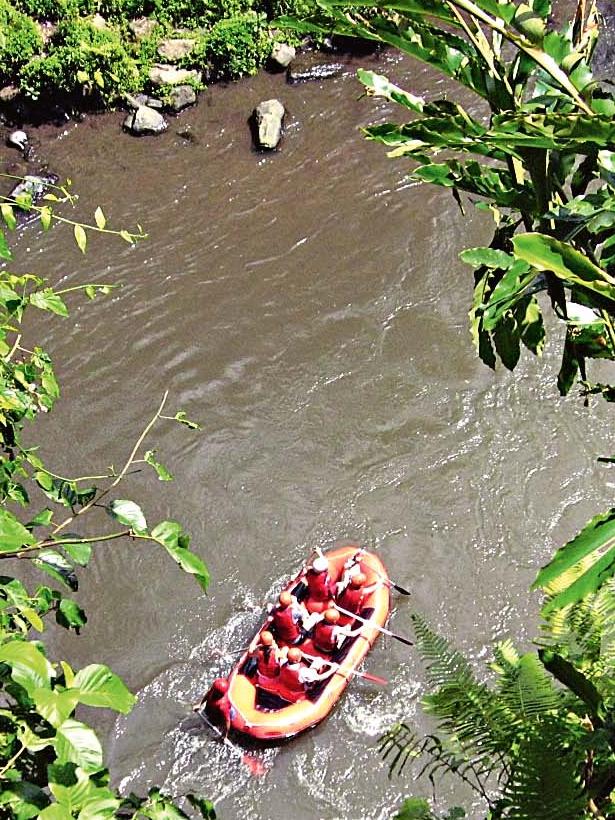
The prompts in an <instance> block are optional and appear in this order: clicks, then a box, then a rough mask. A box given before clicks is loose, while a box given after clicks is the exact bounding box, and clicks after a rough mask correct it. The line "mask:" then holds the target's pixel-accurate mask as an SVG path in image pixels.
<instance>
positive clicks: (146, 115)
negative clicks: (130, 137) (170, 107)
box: [124, 105, 168, 136]
mask: <svg viewBox="0 0 615 820" xmlns="http://www.w3.org/2000/svg"><path fill="white" fill-rule="evenodd" d="M167 126H168V124H167V121H166V120H165V118H164V117H163V116H162V114H161V113H160V112H159V111H155V110H154V109H153V108H149V107H148V106H147V105H140V106H139V107H138V108H137V109H136V111H132V112H131V113H130V114H128V116H127V117H126V119H125V120H124V128H125V129H126V130H127V131H130V132H131V133H132V134H138V135H139V136H140V135H142V134H160V133H162V131H166V129H167Z"/></svg>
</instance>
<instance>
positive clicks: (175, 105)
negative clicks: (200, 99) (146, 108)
mask: <svg viewBox="0 0 615 820" xmlns="http://www.w3.org/2000/svg"><path fill="white" fill-rule="evenodd" d="M167 99H168V106H169V108H170V109H171V110H172V111H181V110H182V109H183V108H187V107H188V106H189V105H194V104H195V102H196V91H195V90H194V88H193V87H192V86H191V85H174V86H173V87H172V88H171V90H170V91H169V93H168V95H167Z"/></svg>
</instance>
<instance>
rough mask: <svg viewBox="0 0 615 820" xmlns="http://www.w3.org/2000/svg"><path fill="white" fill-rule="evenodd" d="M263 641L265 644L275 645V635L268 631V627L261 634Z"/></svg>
mask: <svg viewBox="0 0 615 820" xmlns="http://www.w3.org/2000/svg"><path fill="white" fill-rule="evenodd" d="M260 638H261V643H262V644H264V645H265V646H272V645H273V635H272V634H271V632H268V631H267V630H266V629H265V630H263V632H261V635H260Z"/></svg>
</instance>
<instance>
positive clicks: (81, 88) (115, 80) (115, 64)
mask: <svg viewBox="0 0 615 820" xmlns="http://www.w3.org/2000/svg"><path fill="white" fill-rule="evenodd" d="M21 85H22V88H24V89H25V90H26V91H27V92H28V93H29V94H30V95H31V96H32V97H34V98H35V99H38V98H40V97H41V95H42V94H44V93H45V92H48V91H60V92H62V93H64V94H68V95H72V96H79V95H82V96H83V97H84V98H87V97H91V98H92V101H93V102H102V103H112V102H114V101H115V100H117V99H118V98H119V97H120V96H121V95H122V94H124V93H126V92H130V91H136V90H137V89H138V87H139V69H138V66H137V62H136V60H134V59H133V58H132V57H131V56H130V55H129V53H128V51H127V50H126V48H125V47H124V45H123V43H122V40H121V38H120V34H119V31H118V30H117V29H114V28H112V27H110V26H108V27H107V28H104V29H98V28H96V27H95V26H93V25H92V23H91V21H89V20H86V19H82V18H75V19H72V20H67V21H64V22H62V23H61V24H60V26H59V27H58V31H57V32H56V34H55V36H54V38H53V41H52V43H51V44H50V47H49V53H48V54H47V55H46V56H41V57H38V58H36V59H35V60H32V61H31V62H30V63H29V64H28V65H27V66H26V67H25V68H24V71H23V74H22V80H21ZM84 102H85V99H84Z"/></svg>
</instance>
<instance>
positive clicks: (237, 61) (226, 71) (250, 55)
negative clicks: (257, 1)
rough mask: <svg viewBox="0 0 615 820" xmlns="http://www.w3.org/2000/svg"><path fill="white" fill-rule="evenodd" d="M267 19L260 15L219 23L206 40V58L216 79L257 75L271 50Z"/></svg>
mask: <svg viewBox="0 0 615 820" xmlns="http://www.w3.org/2000/svg"><path fill="white" fill-rule="evenodd" d="M265 22H266V21H265V17H264V16H263V15H258V14H256V12H246V13H245V14H241V15H237V16H235V17H229V18H226V19H223V20H219V21H218V22H217V23H216V24H215V25H214V26H213V27H212V28H211V30H210V31H209V33H208V34H207V37H206V39H205V44H204V45H205V55H206V59H207V62H208V63H209V64H210V66H211V70H212V76H213V77H214V78H220V79H222V78H226V79H236V78H237V77H242V76H244V75H246V74H255V73H256V72H257V70H258V69H259V67H260V66H261V65H262V64H263V62H264V61H265V60H266V58H267V57H268V55H269V53H270V51H271V40H270V38H269V36H268V34H267V30H266V28H265Z"/></svg>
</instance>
